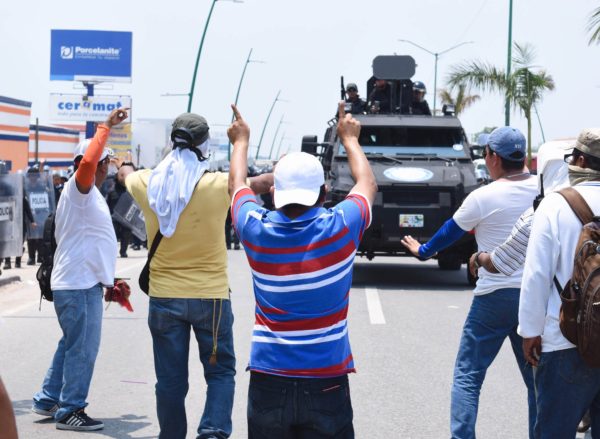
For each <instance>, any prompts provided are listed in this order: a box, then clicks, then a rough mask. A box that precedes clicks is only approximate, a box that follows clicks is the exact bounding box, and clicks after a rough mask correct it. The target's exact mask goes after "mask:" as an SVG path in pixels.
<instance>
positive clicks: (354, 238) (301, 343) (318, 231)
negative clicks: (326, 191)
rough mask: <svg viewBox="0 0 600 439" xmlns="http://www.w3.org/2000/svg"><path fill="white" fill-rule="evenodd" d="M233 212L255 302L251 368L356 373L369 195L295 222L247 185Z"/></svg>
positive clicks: (297, 373)
mask: <svg viewBox="0 0 600 439" xmlns="http://www.w3.org/2000/svg"><path fill="white" fill-rule="evenodd" d="M231 214H232V220H233V224H234V226H235V229H236V232H237V233H238V236H239V238H240V241H241V242H242V244H243V246H244V250H245V251H246V256H247V258H248V262H249V264H250V268H251V270H252V280H253V287H254V296H255V299H256V308H255V323H254V329H253V332H252V347H251V352H250V363H249V365H248V368H249V370H252V371H257V372H263V373H268V374H272V375H282V376H289V377H305V378H322V377H333V376H339V375H343V374H346V373H349V372H354V371H355V369H354V361H353V359H352V352H351V350H350V342H349V339H348V325H347V321H346V319H347V316H348V300H349V294H350V288H351V285H352V267H353V263H354V256H355V254H356V250H357V248H358V244H359V242H360V239H361V237H362V234H363V232H364V230H365V229H366V228H367V227H368V226H369V224H370V221H371V210H370V205H369V202H368V201H367V199H366V198H365V197H364V196H362V195H360V194H357V193H352V194H350V195H348V197H346V199H345V200H344V201H342V202H341V203H339V204H338V205H336V206H335V207H332V208H330V209H325V208H323V207H314V208H311V209H309V210H308V211H307V212H305V213H304V214H303V215H301V216H300V217H298V218H294V219H289V218H287V217H286V216H285V215H284V214H283V213H282V212H280V211H268V210H266V209H264V208H262V207H261V206H260V205H258V204H257V203H256V198H255V194H254V192H252V190H251V189H250V188H247V187H244V188H242V189H240V190H238V191H237V192H236V193H235V195H234V197H233V202H232V207H231Z"/></svg>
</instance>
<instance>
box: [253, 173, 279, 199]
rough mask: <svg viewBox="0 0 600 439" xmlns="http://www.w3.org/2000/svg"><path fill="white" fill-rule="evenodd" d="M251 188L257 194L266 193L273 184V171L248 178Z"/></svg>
mask: <svg viewBox="0 0 600 439" xmlns="http://www.w3.org/2000/svg"><path fill="white" fill-rule="evenodd" d="M248 182H249V183H250V189H252V192H254V193H255V194H257V195H261V194H266V193H267V192H269V191H270V190H271V186H273V173H272V172H269V173H267V174H261V175H257V176H256V177H250V178H248Z"/></svg>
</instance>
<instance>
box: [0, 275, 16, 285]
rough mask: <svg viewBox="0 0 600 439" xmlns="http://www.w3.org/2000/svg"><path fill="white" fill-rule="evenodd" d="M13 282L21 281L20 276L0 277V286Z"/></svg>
mask: <svg viewBox="0 0 600 439" xmlns="http://www.w3.org/2000/svg"><path fill="white" fill-rule="evenodd" d="M13 282H21V276H8V277H3V278H0V287H3V286H5V285H8V284H12V283H13Z"/></svg>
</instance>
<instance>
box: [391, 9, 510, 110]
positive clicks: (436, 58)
mask: <svg viewBox="0 0 600 439" xmlns="http://www.w3.org/2000/svg"><path fill="white" fill-rule="evenodd" d="M511 1H512V0H511ZM398 41H401V42H403V43H408V44H412V45H413V46H415V47H418V48H419V49H421V50H424V51H425V52H427V53H429V54H430V55H433V56H434V57H435V68H434V76H433V115H434V116H435V112H436V108H437V107H436V104H437V71H438V58H439V57H440V55H443V54H445V53H448V52H450V51H451V50H454V49H457V48H459V47H460V46H464V45H465V44H472V43H473V41H463V42H462V43H458V44H456V45H454V46H452V47H450V48H448V49H446V50H442V51H441V52H432V51H431V50H429V49H426V48H425V47H423V46H420V45H419V44H417V43H415V42H413V41H410V40H398Z"/></svg>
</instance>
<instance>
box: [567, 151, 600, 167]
mask: <svg viewBox="0 0 600 439" xmlns="http://www.w3.org/2000/svg"><path fill="white" fill-rule="evenodd" d="M579 157H583V158H585V162H586V164H587V167H588V168H590V169H593V170H594V171H599V172H600V158H598V157H595V156H593V155H590V154H586V153H585V152H583V151H580V150H578V149H573V161H575V160H577V159H578V158H579Z"/></svg>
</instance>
